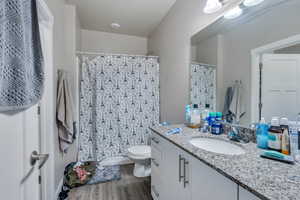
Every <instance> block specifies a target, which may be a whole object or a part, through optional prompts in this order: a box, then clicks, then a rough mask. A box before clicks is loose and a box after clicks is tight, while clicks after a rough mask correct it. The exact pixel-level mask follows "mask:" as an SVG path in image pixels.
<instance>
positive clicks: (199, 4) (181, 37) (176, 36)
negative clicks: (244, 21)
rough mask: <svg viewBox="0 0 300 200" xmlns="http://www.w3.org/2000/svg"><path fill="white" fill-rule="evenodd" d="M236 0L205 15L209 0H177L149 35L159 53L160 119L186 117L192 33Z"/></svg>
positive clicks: (150, 45) (167, 119)
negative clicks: (216, 11) (204, 11)
mask: <svg viewBox="0 0 300 200" xmlns="http://www.w3.org/2000/svg"><path fill="white" fill-rule="evenodd" d="M239 2H241V1H240V0H234V1H232V3H231V4H230V5H228V6H226V7H225V8H224V9H223V10H222V11H220V12H218V13H216V14H212V15H206V14H204V13H203V11H202V10H203V7H204V4H205V3H206V1H199V0H189V1H186V0H177V1H176V3H175V4H174V6H173V7H172V8H171V10H170V11H169V13H168V15H167V16H166V17H165V18H164V19H163V21H162V22H161V24H160V25H159V26H158V27H157V29H156V30H155V31H154V32H153V33H152V34H151V35H150V39H149V43H148V45H149V47H148V49H149V52H154V54H155V55H157V56H159V57H160V85H161V93H160V96H161V120H162V121H170V122H172V123H181V122H183V121H184V106H185V105H186V104H187V103H188V100H189V63H190V59H191V52H190V51H191V37H192V36H193V35H194V34H195V33H197V32H199V31H200V30H202V29H203V28H204V27H206V26H207V25H209V24H211V23H212V22H214V21H215V20H216V19H218V18H219V17H220V16H221V15H222V13H223V12H224V10H228V9H229V8H231V7H233V6H235V5H237V3H239Z"/></svg>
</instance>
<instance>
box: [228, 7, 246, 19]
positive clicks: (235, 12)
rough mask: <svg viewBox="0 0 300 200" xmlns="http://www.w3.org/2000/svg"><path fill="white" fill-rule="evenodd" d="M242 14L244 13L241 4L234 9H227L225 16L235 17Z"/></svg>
mask: <svg viewBox="0 0 300 200" xmlns="http://www.w3.org/2000/svg"><path fill="white" fill-rule="evenodd" d="M241 14H243V10H242V9H241V8H240V7H239V6H237V7H235V8H233V9H231V10H229V11H227V12H226V13H225V15H224V18H226V19H234V18H237V17H239V16H241Z"/></svg>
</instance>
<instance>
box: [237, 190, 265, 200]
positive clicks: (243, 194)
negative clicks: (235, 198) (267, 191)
mask: <svg viewBox="0 0 300 200" xmlns="http://www.w3.org/2000/svg"><path fill="white" fill-rule="evenodd" d="M259 199H260V198H258V197H257V196H255V195H254V194H252V193H251V192H249V191H247V190H245V189H244V188H242V187H239V200H259Z"/></svg>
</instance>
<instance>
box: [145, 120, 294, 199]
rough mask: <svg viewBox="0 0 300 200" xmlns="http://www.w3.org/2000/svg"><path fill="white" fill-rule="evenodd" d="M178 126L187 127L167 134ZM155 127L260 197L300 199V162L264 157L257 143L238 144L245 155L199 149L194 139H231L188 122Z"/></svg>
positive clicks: (154, 129) (167, 137)
mask: <svg viewBox="0 0 300 200" xmlns="http://www.w3.org/2000/svg"><path fill="white" fill-rule="evenodd" d="M177 127H182V128H183V131H182V133H180V134H176V135H172V136H166V134H165V133H166V132H167V131H168V130H170V129H171V128H177ZM151 129H152V130H153V131H154V132H156V133H157V134H158V135H160V136H162V137H163V138H165V139H167V140H169V141H170V142H172V143H173V144H175V145H177V146H178V147H180V148H181V149H183V150H185V151H186V152H188V153H190V154H191V155H192V156H194V157H196V158H197V159H199V160H200V161H202V162H204V163H205V164H207V165H208V166H210V167H212V168H213V169H215V170H216V171H218V172H219V173H221V174H222V175H224V176H226V177H228V178H230V179H231V180H232V181H234V182H236V183H237V184H239V185H240V186H242V187H243V188H245V189H246V190H248V191H250V192H252V193H253V194H255V195H256V196H257V197H259V198H260V199H266V200H300V165H299V164H295V165H290V164H285V163H282V162H277V161H273V160H269V159H264V158H261V157H260V156H259V153H260V150H259V149H258V148H256V144H254V143H248V144H242V143H235V144H238V145H240V146H241V147H242V148H244V150H245V152H246V153H245V154H243V155H224V154H217V153H213V152H208V151H205V150H203V149H199V148H197V147H194V146H193V145H192V144H190V143H189V140H190V139H191V138H194V137H216V138H220V139H224V140H227V141H230V140H228V139H227V136H226V135H220V136H214V135H212V134H205V133H201V132H199V131H198V130H197V129H190V128H187V127H185V126H184V125H172V126H157V127H152V128H151ZM230 142H232V141H230Z"/></svg>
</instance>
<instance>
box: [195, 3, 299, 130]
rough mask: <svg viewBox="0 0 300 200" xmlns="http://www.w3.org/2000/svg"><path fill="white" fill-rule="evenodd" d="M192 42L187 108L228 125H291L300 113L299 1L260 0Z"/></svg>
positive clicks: (202, 33) (212, 26)
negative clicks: (276, 121) (211, 113)
mask: <svg viewBox="0 0 300 200" xmlns="http://www.w3.org/2000/svg"><path fill="white" fill-rule="evenodd" d="M239 7H240V8H241V10H242V14H241V15H240V16H238V15H236V16H234V15H232V16H231V17H228V18H231V19H228V18H225V17H222V18H220V19H219V20H217V21H216V22H215V23H213V24H211V25H209V26H208V27H206V28H205V29H203V30H201V31H200V32H199V33H197V34H195V35H194V36H193V37H192V39H191V64H190V71H191V84H190V85H191V89H190V91H191V92H190V96H191V98H190V99H191V103H198V104H201V105H203V106H205V105H207V104H209V106H210V108H211V109H212V110H215V111H221V112H223V114H224V115H225V118H227V119H228V120H229V121H232V122H236V123H240V124H244V125H246V124H247V125H248V124H249V123H251V122H257V121H259V119H260V118H261V117H264V118H265V119H266V120H267V121H270V120H271V118H272V116H278V117H288V118H289V119H290V120H295V119H296V117H297V115H298V113H299V112H300V1H299V0H264V1H263V3H261V4H259V5H256V6H252V7H247V6H245V5H244V4H243V3H241V5H240V6H239Z"/></svg>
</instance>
